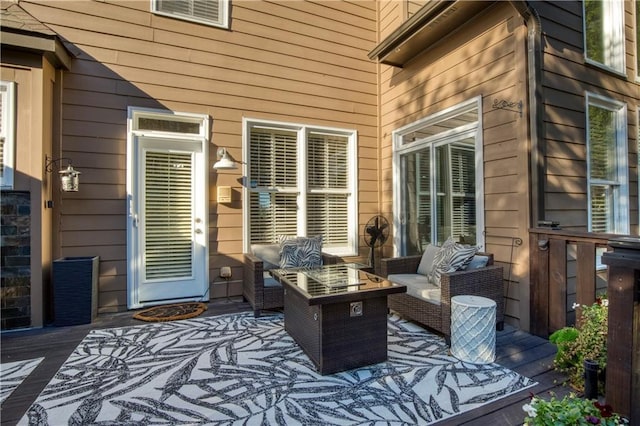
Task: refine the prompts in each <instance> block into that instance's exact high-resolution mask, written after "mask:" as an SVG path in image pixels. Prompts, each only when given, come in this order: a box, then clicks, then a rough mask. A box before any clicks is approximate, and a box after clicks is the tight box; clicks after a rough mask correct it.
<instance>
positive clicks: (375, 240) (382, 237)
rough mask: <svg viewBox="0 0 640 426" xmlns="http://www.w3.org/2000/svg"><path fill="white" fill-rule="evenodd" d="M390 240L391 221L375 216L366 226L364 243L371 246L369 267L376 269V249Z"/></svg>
mask: <svg viewBox="0 0 640 426" xmlns="http://www.w3.org/2000/svg"><path fill="white" fill-rule="evenodd" d="M388 238H389V221H388V220H387V219H386V218H385V217H384V216H380V215H377V216H374V217H372V218H371V219H369V221H368V222H367V224H366V225H365V226H364V242H365V243H366V244H367V245H368V246H369V266H371V267H372V268H374V269H375V267H376V264H375V249H376V248H378V247H380V246H382V245H383V244H384V243H385V242H387V239H388Z"/></svg>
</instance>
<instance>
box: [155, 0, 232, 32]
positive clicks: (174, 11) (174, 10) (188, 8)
mask: <svg viewBox="0 0 640 426" xmlns="http://www.w3.org/2000/svg"><path fill="white" fill-rule="evenodd" d="M151 4H152V8H153V12H154V13H157V14H160V15H166V16H171V17H174V18H178V19H185V20H188V21H194V22H199V23H203V24H208V25H213V26H217V27H223V28H228V27H229V24H228V21H229V18H228V11H229V0H153V1H152V2H151Z"/></svg>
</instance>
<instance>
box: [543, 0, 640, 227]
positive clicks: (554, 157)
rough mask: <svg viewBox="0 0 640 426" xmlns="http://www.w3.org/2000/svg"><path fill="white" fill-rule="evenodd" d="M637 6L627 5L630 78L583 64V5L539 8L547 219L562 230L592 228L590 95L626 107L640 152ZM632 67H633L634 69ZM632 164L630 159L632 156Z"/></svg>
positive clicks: (633, 181)
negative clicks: (588, 140)
mask: <svg viewBox="0 0 640 426" xmlns="http://www.w3.org/2000/svg"><path fill="white" fill-rule="evenodd" d="M633 7H634V3H633V2H625V9H626V10H625V34H626V43H625V44H626V54H627V57H626V61H627V69H626V73H627V78H625V77H623V76H618V75H616V74H614V73H610V72H608V71H606V70H603V69H601V68H600V67H598V66H594V65H590V64H587V63H586V62H585V59H584V46H583V45H584V42H583V36H582V13H583V12H582V4H581V3H579V2H539V4H537V5H536V9H537V10H538V11H539V13H540V15H541V18H542V19H541V20H542V27H543V30H544V32H545V40H546V41H547V42H546V43H544V67H545V70H544V73H543V79H542V84H543V91H544V98H545V105H544V117H543V120H544V122H545V126H544V133H543V134H542V135H541V137H542V140H543V141H544V145H545V150H546V160H545V163H546V165H547V171H546V175H545V177H544V178H545V192H546V195H545V209H546V213H545V214H546V215H547V219H550V220H559V221H560V222H561V224H562V225H563V227H568V228H582V229H585V228H586V226H587V214H588V203H587V197H586V193H587V176H586V167H587V166H586V163H585V160H584V159H585V155H586V123H585V120H586V115H585V108H586V98H585V94H586V92H592V93H596V94H601V95H604V96H606V97H608V98H611V99H614V100H617V101H622V102H625V103H627V105H628V112H629V116H628V118H627V122H628V123H629V127H628V136H629V140H628V142H629V152H630V154H631V153H632V152H635V150H636V149H637V148H635V146H634V145H635V144H636V143H637V141H636V133H637V130H636V126H635V125H634V124H632V123H635V122H636V118H635V114H636V112H635V106H636V105H638V103H639V100H640V92H639V91H638V86H637V84H636V83H635V70H634V69H635V65H634V63H635V60H636V59H635V41H634V38H635V34H634V32H635V31H634V27H635V25H634V20H633V16H634V12H633ZM630 63H631V65H630ZM630 158H631V156H630ZM635 169H636V166H635V164H630V175H629V177H630V181H629V184H630V186H629V188H630V190H631V191H635V190H637V189H636V188H637V170H635ZM630 201H631V203H630V218H631V224H632V229H633V227H634V224H635V223H637V221H638V213H637V208H638V207H637V199H634V200H630Z"/></svg>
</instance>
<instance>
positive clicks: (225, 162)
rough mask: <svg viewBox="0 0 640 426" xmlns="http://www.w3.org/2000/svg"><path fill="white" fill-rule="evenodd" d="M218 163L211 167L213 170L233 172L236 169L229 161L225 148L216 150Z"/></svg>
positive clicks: (231, 161)
mask: <svg viewBox="0 0 640 426" xmlns="http://www.w3.org/2000/svg"><path fill="white" fill-rule="evenodd" d="M217 154H218V161H216V163H215V164H214V165H213V168H214V169H215V170H233V169H237V168H238V166H236V163H235V161H233V160H232V159H231V156H229V153H228V152H227V149H226V148H218V152H217Z"/></svg>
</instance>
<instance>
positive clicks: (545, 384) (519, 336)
mask: <svg viewBox="0 0 640 426" xmlns="http://www.w3.org/2000/svg"><path fill="white" fill-rule="evenodd" d="M242 313H244V314H247V315H249V317H250V318H253V313H252V312H251V307H250V305H249V304H247V303H245V302H242V301H241V300H240V299H239V298H236V297H234V298H232V300H230V301H226V300H216V301H213V302H211V303H209V305H208V309H207V311H206V312H205V313H203V314H202V315H201V316H200V317H199V318H201V319H202V320H206V319H209V318H214V317H216V316H220V315H228V314H242ZM278 315H280V313H279V311H277V310H276V311H266V312H264V313H263V315H262V316H261V317H260V319H262V320H268V319H269V318H273V317H274V316H278ZM186 321H189V320H186ZM145 324H146V323H143V322H141V321H138V320H135V319H133V318H132V314H131V313H120V314H113V315H100V316H99V317H98V318H97V320H96V321H94V322H93V323H92V324H90V325H77V326H71V327H47V328H44V329H40V330H29V331H22V332H15V333H5V334H2V363H3V364H4V363H6V362H13V361H18V360H28V359H37V358H43V359H42V361H41V362H40V364H39V365H38V366H37V367H36V369H35V370H34V371H33V373H32V374H30V375H29V376H27V377H26V378H25V379H24V381H23V382H22V384H21V385H20V386H18V387H17V389H15V390H14V391H13V392H12V393H11V394H10V395H9V396H8V398H7V399H6V400H5V401H4V402H3V404H2V424H3V425H14V424H16V423H17V422H18V421H19V420H20V419H21V418H22V417H23V415H24V414H25V412H26V411H27V410H28V409H29V407H30V406H31V404H32V403H33V402H34V401H35V400H36V398H37V397H38V395H39V393H40V392H41V391H42V390H43V389H44V387H45V386H46V384H47V383H48V382H49V381H50V380H52V379H53V377H54V375H55V373H56V372H57V371H58V369H59V368H60V367H61V366H62V364H63V362H64V361H65V360H66V359H67V358H68V357H69V356H70V355H71V353H72V352H73V351H74V349H76V346H78V344H79V343H80V342H81V341H82V340H83V339H84V338H85V337H86V336H87V335H88V334H89V333H90V332H92V331H93V332H96V331H99V330H108V329H113V328H121V327H129V326H138V327H140V326H141V325H142V326H145ZM54 342H55V343H54ZM555 352H556V348H555V346H554V345H553V344H551V343H549V341H548V340H546V339H542V338H539V337H536V336H532V335H530V334H528V333H524V332H522V331H519V330H516V329H514V328H513V327H510V326H506V327H505V329H504V330H502V331H499V332H497V339H496V360H495V362H496V364H499V365H500V366H503V367H506V368H508V369H511V370H513V371H515V372H517V373H519V374H521V375H523V376H525V377H528V378H530V379H531V380H533V381H535V382H536V383H537V384H536V385H535V386H533V387H530V388H528V389H527V390H526V391H521V392H517V393H514V394H512V395H509V396H507V397H505V398H502V399H499V400H498V401H496V402H493V403H490V404H484V405H481V406H480V407H479V408H477V409H473V410H471V411H467V412H464V413H462V414H459V415H455V416H453V417H449V418H447V419H445V420H443V421H442V422H440V423H438V424H442V425H461V424H469V425H471V424H477V425H484V424H490V423H493V424H500V425H517V424H521V423H522V419H523V417H524V412H523V410H522V406H523V404H525V403H527V402H529V392H533V393H536V394H547V393H548V392H549V391H554V392H556V393H557V394H559V395H563V394H565V393H566V392H567V389H566V388H565V387H562V385H561V384H560V383H561V382H562V379H563V377H562V376H561V375H559V374H558V373H557V372H555V371H554V370H553V367H552V361H553V357H554V355H555ZM423 362H424V363H425V364H428V363H429V360H428V359H427V360H423ZM274 374H275V371H274ZM329 377H332V376H329ZM336 386H337V384H336ZM428 386H429V387H433V388H435V387H436V382H435V381H434V382H433V383H432V384H430V385H428ZM319 395H320V394H319ZM319 395H318V396H319ZM343 398H344V399H348V398H349V396H348V395H344V396H343ZM337 402H339V401H337ZM247 403H249V402H248V401H247ZM185 404H186V403H185ZM212 422H214V421H213V420H212ZM319 424H320V423H319ZM336 424H341V423H336ZM342 424H349V423H342Z"/></svg>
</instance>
